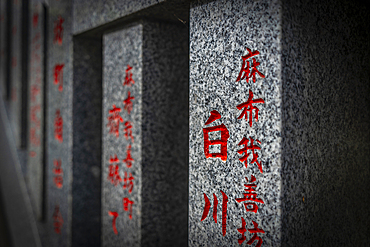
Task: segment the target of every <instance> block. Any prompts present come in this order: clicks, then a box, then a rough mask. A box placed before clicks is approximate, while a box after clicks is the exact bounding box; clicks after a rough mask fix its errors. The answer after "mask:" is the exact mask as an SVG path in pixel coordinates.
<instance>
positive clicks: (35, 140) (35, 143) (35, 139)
mask: <svg viewBox="0 0 370 247" xmlns="http://www.w3.org/2000/svg"><path fill="white" fill-rule="evenodd" d="M30 141H31V144H32V145H33V146H36V147H38V146H40V137H39V136H38V135H37V133H36V128H34V127H32V128H31V129H30Z"/></svg>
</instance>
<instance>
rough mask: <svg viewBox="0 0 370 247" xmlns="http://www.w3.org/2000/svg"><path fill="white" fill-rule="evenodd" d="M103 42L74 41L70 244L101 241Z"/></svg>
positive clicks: (89, 40)
mask: <svg viewBox="0 0 370 247" xmlns="http://www.w3.org/2000/svg"><path fill="white" fill-rule="evenodd" d="M101 140H102V42H101V39H97V40H91V39H85V38H75V39H74V42H73V167H72V168H73V183H72V246H75V245H76V246H100V244H101V179H102V177H101V161H102V159H101V152H102V149H101V145H102V143H101Z"/></svg>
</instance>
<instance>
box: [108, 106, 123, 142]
mask: <svg viewBox="0 0 370 247" xmlns="http://www.w3.org/2000/svg"><path fill="white" fill-rule="evenodd" d="M112 107H113V109H111V110H109V116H108V124H107V126H108V127H109V128H110V129H109V133H115V134H116V137H119V123H120V122H123V119H122V117H121V116H120V115H119V113H120V112H121V108H118V107H116V105H112Z"/></svg>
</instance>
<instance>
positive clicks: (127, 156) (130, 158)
mask: <svg viewBox="0 0 370 247" xmlns="http://www.w3.org/2000/svg"><path fill="white" fill-rule="evenodd" d="M122 161H123V162H125V163H126V166H127V168H131V166H132V162H133V161H134V159H133V158H132V156H131V144H130V145H128V147H127V155H126V158H125V159H124V160H122Z"/></svg>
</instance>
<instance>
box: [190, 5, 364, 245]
mask: <svg viewBox="0 0 370 247" xmlns="http://www.w3.org/2000/svg"><path fill="white" fill-rule="evenodd" d="M334 6H335V7H334ZM369 23H370V22H369V15H368V12H366V10H361V9H360V6H359V5H356V4H355V3H350V2H347V1H341V2H340V4H338V3H337V2H334V1H332V2H330V1H315V2H313V3H312V2H311V3H303V1H273V2H267V1H247V2H243V3H242V2H241V1H240V2H239V1H233V2H232V3H231V2H227V1H213V2H209V1H204V2H194V4H193V5H192V6H191V15H190V42H191V44H190V150H189V152H190V155H189V156H190V162H189V165H190V177H189V186H190V189H189V244H190V245H192V246H199V245H202V244H203V245H206V246H207V245H208V246H238V242H237V240H238V238H239V237H240V236H241V235H240V234H239V232H237V230H236V229H237V228H240V227H241V220H240V217H245V219H246V222H247V228H252V224H251V220H255V221H256V222H257V223H258V224H259V227H260V228H261V229H263V230H265V232H266V233H265V234H259V235H260V236H261V237H262V239H263V241H264V242H263V245H264V246H279V245H283V246H322V245H324V244H325V245H329V246H346V245H352V244H353V245H356V246H364V245H365V243H368V240H367V239H368V237H367V235H368V233H367V232H368V227H367V225H366V224H367V223H366V219H367V218H368V215H369V208H368V204H369V201H368V198H369V192H368V191H367V190H366V188H367V187H368V186H367V185H368V181H369V180H368V176H369V166H368V164H369V156H368V154H369V150H370V147H369V144H370V143H369V140H370V138H369V108H368V105H369V95H370V94H369V85H368V83H369V74H368V71H369V63H368V59H369V57H370V56H369V51H370V49H369V43H368V39H369V31H368V30H369ZM245 47H248V48H250V49H252V50H258V51H259V52H260V55H258V56H257V58H258V59H257V61H258V62H261V65H260V66H259V69H260V71H261V72H262V73H264V74H265V75H266V78H264V79H261V78H259V79H258V80H257V82H256V83H255V84H253V83H250V84H246V83H245V82H244V84H243V83H241V82H235V81H236V77H237V76H238V73H239V71H240V66H241V58H240V56H241V55H243V54H245ZM249 89H252V91H253V92H254V94H255V98H263V99H264V100H265V104H264V105H263V106H260V107H259V110H260V111H259V121H258V122H254V123H253V127H252V128H250V127H249V126H247V125H246V124H242V123H241V122H240V121H239V120H237V119H236V118H237V117H238V116H239V111H237V110H236V108H235V106H236V105H237V104H239V103H241V102H244V101H245V100H246V98H247V97H248V90H249ZM211 110H218V111H219V112H220V113H221V115H222V118H221V119H220V120H217V122H215V124H214V125H218V124H220V123H221V122H222V123H224V124H225V125H226V127H227V128H228V129H229V132H230V138H229V142H228V150H229V152H228V160H227V162H222V161H221V160H220V159H206V158H205V156H204V151H203V133H202V128H203V127H205V125H204V123H205V121H206V120H207V119H208V117H209V115H210V114H209V112H210V111H211ZM212 126H213V125H212ZM244 134H245V137H248V136H250V135H252V136H254V137H256V138H257V139H259V140H260V141H261V142H262V145H261V152H260V153H259V154H260V158H261V161H262V166H263V169H264V174H263V175H262V174H260V173H259V172H258V170H257V169H256V168H255V167H251V165H249V166H248V169H247V170H246V169H245V168H244V166H243V165H242V164H241V163H240V162H239V161H238V158H239V155H238V154H237V153H236V151H237V150H238V149H239V147H238V146H237V144H238V143H239V141H240V140H241V138H242V137H243V135H244ZM250 174H254V175H256V174H257V175H258V176H256V178H257V191H258V194H259V196H260V197H261V199H263V200H264V202H265V204H264V205H263V206H260V209H259V211H258V213H257V214H252V215H251V214H247V213H246V212H245V210H244V209H243V208H242V207H240V206H241V205H237V203H235V201H233V200H234V198H236V197H240V194H241V192H242V184H243V183H244V181H243V179H244V176H246V175H247V176H250ZM220 190H223V191H224V192H225V193H226V194H227V195H228V196H229V206H228V219H227V234H226V236H225V237H222V231H221V222H220V219H221V212H220V211H221V210H220V209H221V206H220V204H221V201H222V199H221V198H222V197H221V193H220ZM203 193H206V194H207V195H208V197H209V198H210V201H211V203H212V205H213V198H212V193H215V194H216V195H217V196H218V198H219V207H218V209H219V210H218V219H219V222H218V223H217V224H215V223H214V221H213V219H212V216H211V213H210V214H209V215H208V217H207V219H206V220H204V221H203V222H201V221H200V219H201V216H202V213H203V208H204V199H203ZM230 201H232V202H230ZM211 209H213V207H211ZM250 216H252V217H250ZM246 237H247V240H248V239H250V237H252V234H248V232H247V234H246ZM243 244H244V245H245V244H246V243H243Z"/></svg>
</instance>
